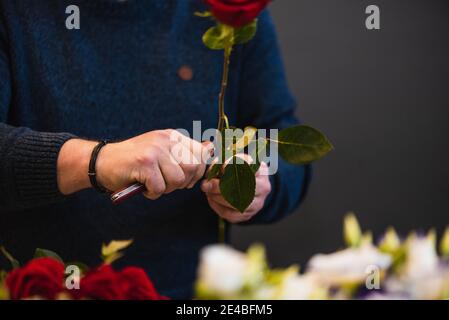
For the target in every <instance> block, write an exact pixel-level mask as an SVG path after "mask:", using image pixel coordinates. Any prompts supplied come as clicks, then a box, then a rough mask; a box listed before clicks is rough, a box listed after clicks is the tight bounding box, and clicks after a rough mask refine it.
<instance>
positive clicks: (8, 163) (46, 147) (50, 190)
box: [0, 18, 73, 214]
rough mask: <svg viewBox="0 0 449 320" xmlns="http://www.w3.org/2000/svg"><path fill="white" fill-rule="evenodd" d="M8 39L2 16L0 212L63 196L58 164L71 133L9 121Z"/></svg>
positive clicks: (10, 91)
mask: <svg viewBox="0 0 449 320" xmlns="http://www.w3.org/2000/svg"><path fill="white" fill-rule="evenodd" d="M9 60H10V59H9V54H8V41H7V36H6V32H5V28H4V26H3V24H2V21H1V18H0V214H1V212H2V211H6V210H8V211H14V210H20V209H24V208H30V207H34V206H39V205H44V204H47V203H51V202H54V201H57V200H58V199H60V198H62V195H61V194H60V192H59V190H58V186H57V171H56V169H57V168H56V164H57V158H58V153H59V150H60V149H61V147H62V145H63V144H64V143H65V142H66V141H67V140H68V139H71V138H73V135H71V134H68V133H44V132H36V131H33V130H31V129H28V128H18V127H14V126H11V125H8V124H7V121H8V114H9V113H10V112H11V107H12V101H13V94H12V93H13V90H12V79H11V71H10V70H11V66H10V62H9Z"/></svg>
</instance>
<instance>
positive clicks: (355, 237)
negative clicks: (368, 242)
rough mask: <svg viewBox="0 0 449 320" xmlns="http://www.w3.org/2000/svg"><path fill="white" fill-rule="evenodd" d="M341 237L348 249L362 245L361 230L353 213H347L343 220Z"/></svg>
mask: <svg viewBox="0 0 449 320" xmlns="http://www.w3.org/2000/svg"><path fill="white" fill-rule="evenodd" d="M343 236H344V239H345V243H346V245H348V246H349V247H358V246H360V244H361V243H362V230H361V229H360V225H359V222H358V221H357V218H356V217H355V215H354V214H353V213H348V214H347V215H346V217H345V219H344V222H343Z"/></svg>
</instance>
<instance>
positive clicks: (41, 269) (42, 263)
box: [6, 258, 64, 300]
mask: <svg viewBox="0 0 449 320" xmlns="http://www.w3.org/2000/svg"><path fill="white" fill-rule="evenodd" d="M63 283H64V265H63V264H62V263H61V262H59V261H57V260H55V259H52V258H38V259H34V260H31V261H30V262H29V263H28V264H26V265H25V266H23V267H22V268H17V269H14V270H13V271H11V272H10V273H9V274H8V276H7V278H6V286H7V288H8V291H9V294H10V298H11V299H12V300H19V299H28V298H43V299H54V298H55V297H56V296H57V295H58V294H59V293H61V292H62V291H64V287H63Z"/></svg>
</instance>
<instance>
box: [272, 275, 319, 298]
mask: <svg viewBox="0 0 449 320" xmlns="http://www.w3.org/2000/svg"><path fill="white" fill-rule="evenodd" d="M326 297H327V290H326V288H324V287H323V286H322V285H320V284H319V283H318V281H317V280H316V278H315V277H313V276H312V275H298V274H297V275H292V276H290V277H287V278H286V279H285V281H284V283H283V287H282V292H281V294H280V295H279V296H278V298H279V299H281V300H310V299H325V298H326Z"/></svg>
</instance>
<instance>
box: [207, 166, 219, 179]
mask: <svg viewBox="0 0 449 320" xmlns="http://www.w3.org/2000/svg"><path fill="white" fill-rule="evenodd" d="M220 173H221V165H220V164H218V163H214V164H213V165H212V166H211V167H210V169H209V172H208V173H207V181H210V180H212V179H215V178H218V177H219V175H220Z"/></svg>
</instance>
